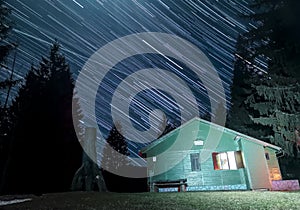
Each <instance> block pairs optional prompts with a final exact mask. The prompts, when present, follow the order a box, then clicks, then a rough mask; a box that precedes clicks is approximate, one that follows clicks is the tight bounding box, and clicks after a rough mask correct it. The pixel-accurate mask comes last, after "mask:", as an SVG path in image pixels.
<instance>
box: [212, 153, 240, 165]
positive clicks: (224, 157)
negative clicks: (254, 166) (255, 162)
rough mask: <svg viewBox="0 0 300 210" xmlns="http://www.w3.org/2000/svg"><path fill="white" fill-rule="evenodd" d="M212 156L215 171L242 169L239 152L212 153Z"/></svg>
mask: <svg viewBox="0 0 300 210" xmlns="http://www.w3.org/2000/svg"><path fill="white" fill-rule="evenodd" d="M212 155H213V163H214V169H215V170H237V169H239V168H244V164H243V160H242V155H241V152H240V151H229V152H222V153H213V154H212Z"/></svg>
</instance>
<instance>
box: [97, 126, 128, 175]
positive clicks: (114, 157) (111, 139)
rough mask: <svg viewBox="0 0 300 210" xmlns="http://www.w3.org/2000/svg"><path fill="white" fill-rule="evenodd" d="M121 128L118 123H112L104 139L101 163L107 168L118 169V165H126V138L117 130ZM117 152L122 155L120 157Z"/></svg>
mask: <svg viewBox="0 0 300 210" xmlns="http://www.w3.org/2000/svg"><path fill="white" fill-rule="evenodd" d="M121 129H122V128H121V126H120V125H119V124H117V125H114V126H113V127H112V128H111V130H110V132H109V135H108V137H107V139H106V145H105V147H104V149H103V153H102V154H103V155H102V162H101V165H102V167H103V168H106V169H108V170H110V169H111V170H118V169H119V168H120V167H122V166H126V165H128V159H127V158H126V157H124V156H129V155H130V153H129V151H128V145H127V142H126V138H125V137H124V136H123V135H122V134H121V133H120V132H119V130H121ZM107 144H108V145H107ZM119 154H122V155H123V156H122V157H121V156H119Z"/></svg>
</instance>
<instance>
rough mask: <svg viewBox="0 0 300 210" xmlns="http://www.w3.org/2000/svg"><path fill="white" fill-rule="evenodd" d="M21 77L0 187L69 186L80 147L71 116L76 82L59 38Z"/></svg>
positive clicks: (11, 189)
mask: <svg viewBox="0 0 300 210" xmlns="http://www.w3.org/2000/svg"><path fill="white" fill-rule="evenodd" d="M25 79H26V82H25V84H24V85H23V86H22V87H21V88H20V90H19V93H18V96H17V97H16V99H15V100H14V102H13V104H12V110H13V113H14V119H13V122H14V128H13V136H12V139H11V144H10V153H9V158H8V163H7V167H6V170H5V176H4V179H3V181H4V182H5V187H4V190H5V192H7V193H8V192H9V193H43V192H56V191H67V190H69V189H70V187H71V182H72V178H73V175H74V174H75V172H76V170H77V169H78V168H79V166H80V164H81V157H82V156H81V152H82V150H81V146H80V144H79V142H78V140H77V136H76V133H75V130H74V125H73V120H72V97H73V88H74V84H73V83H74V82H73V80H72V78H71V73H70V68H69V66H68V65H67V63H66V61H65V58H64V56H63V55H61V54H60V53H59V44H58V43H54V44H53V46H52V47H51V50H50V55H49V58H42V61H41V63H40V65H39V67H38V68H34V67H32V68H31V70H30V71H29V72H28V74H27V75H26V77H25ZM78 115H80V111H78ZM77 117H80V116H77ZM75 126H79V125H75ZM79 129H80V128H79Z"/></svg>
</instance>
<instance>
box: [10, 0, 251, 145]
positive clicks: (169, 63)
mask: <svg viewBox="0 0 300 210" xmlns="http://www.w3.org/2000/svg"><path fill="white" fill-rule="evenodd" d="M7 5H8V6H9V7H11V8H12V9H13V14H12V16H13V19H14V21H15V28H14V31H13V34H14V38H15V39H18V41H19V45H20V47H19V52H18V58H17V59H18V60H17V68H16V70H17V76H18V77H24V75H25V74H26V72H27V70H28V69H29V66H30V65H31V64H32V63H33V64H35V65H38V63H39V61H40V58H41V56H46V55H47V54H48V51H49V47H50V45H51V43H53V40H54V39H58V41H59V42H60V43H61V45H62V52H63V53H64V54H65V56H66V58H67V61H68V62H69V64H70V66H71V70H72V72H73V73H74V78H75V79H76V77H77V75H78V72H79V71H80V70H81V68H82V67H83V65H84V64H85V62H86V61H87V60H88V58H89V57H90V56H91V55H92V54H93V53H94V52H95V51H97V50H98V49H99V48H101V47H102V46H104V45H105V44H107V43H109V42H110V41H112V40H115V39H117V38H120V37H123V36H125V35H130V34H134V33H141V32H163V33H168V34H173V35H177V36H179V37H181V38H183V39H185V40H188V41H189V42H191V43H193V44H194V45H196V46H197V47H198V48H199V49H200V50H202V51H203V52H204V53H205V55H206V56H207V57H208V58H209V59H210V61H211V62H212V64H213V65H214V66H215V68H216V69H217V71H218V74H219V76H220V78H221V80H222V84H223V87H224V90H225V93H226V100H227V101H229V100H230V85H231V81H232V76H233V75H232V73H233V61H234V51H235V44H236V38H237V36H238V34H239V33H244V32H246V31H247V29H248V28H249V27H250V28H251V27H252V26H251V24H248V23H245V22H244V21H243V20H242V18H241V17H240V15H242V14H250V13H251V12H252V11H251V10H250V9H249V8H248V5H247V2H246V1H241V0H206V1H205V0H201V1H196V0H182V1H179V0H172V1H171V0H170V1H167V0H113V1H112V0H76V1H75V0H26V1H21V0H10V1H7ZM174 63H176V65H174ZM177 64H178V65H179V66H182V67H183V69H179V68H178V65H177ZM154 67H159V68H161V69H166V70H167V71H170V72H173V73H175V74H176V75H177V76H180V77H181V78H182V79H183V80H184V82H186V84H187V85H188V87H189V88H190V89H191V90H192V92H193V94H194V95H195V97H196V99H197V103H198V106H199V112H200V113H201V114H203V113H205V112H207V111H211V108H210V103H209V100H208V97H207V91H206V90H205V88H204V87H203V84H202V82H201V80H199V78H197V77H196V75H195V74H193V72H192V71H190V69H189V68H188V67H186V66H185V65H184V64H182V63H180V62H179V61H176V60H172V59H171V60H169V59H166V58H164V57H162V56H160V55H154V54H147V55H137V56H133V57H132V58H128V59H126V60H125V61H122V62H120V63H119V64H118V65H116V66H115V67H114V68H113V69H112V71H111V72H110V73H109V74H107V75H106V77H105V80H104V82H103V83H102V84H101V85H99V89H98V94H97V99H96V114H97V117H98V119H97V120H98V125H99V128H100V130H102V132H103V133H104V134H106V133H107V131H108V130H109V129H110V127H111V125H112V117H111V113H110V111H111V107H110V103H111V99H112V95H113V92H114V90H115V89H116V88H117V86H118V84H119V83H120V82H121V81H122V80H123V79H124V78H125V77H127V76H129V75H130V74H132V73H133V72H136V71H138V70H140V69H145V68H154ZM178 72H180V74H179V73H178ZM158 79H159V78H158ZM135 99H136V100H135V102H132V103H131V117H132V118H133V119H134V120H135V122H136V123H135V126H136V127H137V128H139V129H141V128H142V127H143V126H145V127H147V125H148V123H149V122H148V121H149V120H148V114H149V110H153V109H156V108H159V109H161V110H162V111H164V112H165V113H166V115H167V116H168V117H170V118H172V119H173V120H174V121H178V120H179V119H180V111H178V106H177V105H176V103H175V102H174V99H173V98H172V97H171V96H170V95H168V94H167V93H165V94H162V93H159V92H157V91H155V90H145V91H143V92H141V93H140V94H138V95H137V96H136V98H135ZM227 106H228V104H227ZM191 117H193V116H191ZM185 120H188V119H185ZM129 143H130V142H129ZM136 147H137V145H136V144H135V143H130V150H135V148H136Z"/></svg>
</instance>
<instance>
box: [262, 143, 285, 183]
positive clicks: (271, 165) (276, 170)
mask: <svg viewBox="0 0 300 210" xmlns="http://www.w3.org/2000/svg"><path fill="white" fill-rule="evenodd" d="M265 152H266V153H268V156H269V160H267V165H268V169H269V175H270V180H271V181H275V180H281V179H282V176H281V172H280V167H279V164H278V160H277V157H276V153H275V151H274V150H272V149H270V148H265Z"/></svg>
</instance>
